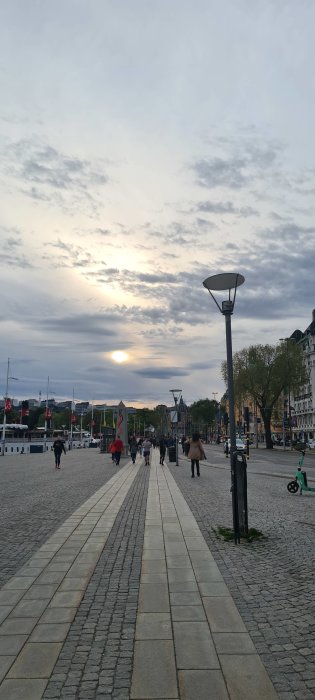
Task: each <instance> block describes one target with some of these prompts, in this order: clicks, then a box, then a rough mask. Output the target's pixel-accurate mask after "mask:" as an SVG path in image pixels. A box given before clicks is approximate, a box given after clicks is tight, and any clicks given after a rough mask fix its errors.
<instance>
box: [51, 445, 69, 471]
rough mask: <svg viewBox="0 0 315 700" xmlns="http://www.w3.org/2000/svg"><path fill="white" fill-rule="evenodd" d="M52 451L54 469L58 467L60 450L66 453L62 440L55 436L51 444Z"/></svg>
mask: <svg viewBox="0 0 315 700" xmlns="http://www.w3.org/2000/svg"><path fill="white" fill-rule="evenodd" d="M53 451H54V455H55V467H56V469H60V457H61V454H62V452H64V453H65V454H66V448H65V445H64V442H63V440H60V438H57V440H55V442H54V444H53Z"/></svg>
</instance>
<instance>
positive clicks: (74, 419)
mask: <svg viewBox="0 0 315 700" xmlns="http://www.w3.org/2000/svg"><path fill="white" fill-rule="evenodd" d="M76 422H77V417H76V416H75V415H74V414H73V416H71V423H76Z"/></svg>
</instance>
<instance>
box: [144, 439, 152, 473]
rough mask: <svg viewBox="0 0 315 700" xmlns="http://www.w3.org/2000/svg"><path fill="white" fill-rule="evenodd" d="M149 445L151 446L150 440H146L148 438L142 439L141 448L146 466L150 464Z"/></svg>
mask: <svg viewBox="0 0 315 700" xmlns="http://www.w3.org/2000/svg"><path fill="white" fill-rule="evenodd" d="M151 447H152V443H151V442H150V440H148V439H147V438H146V439H145V440H144V442H143V443H142V449H143V456H144V463H145V465H146V466H147V467H149V466H150V452H151Z"/></svg>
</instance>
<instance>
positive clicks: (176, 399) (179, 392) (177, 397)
mask: <svg viewBox="0 0 315 700" xmlns="http://www.w3.org/2000/svg"><path fill="white" fill-rule="evenodd" d="M170 392H171V394H172V396H173V399H174V404H175V409H176V413H177V416H176V418H177V420H176V433H175V449H176V466H177V467H178V412H177V404H178V402H179V401H180V398H181V395H182V389H170Z"/></svg>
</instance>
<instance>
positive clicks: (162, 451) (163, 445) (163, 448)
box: [159, 438, 166, 464]
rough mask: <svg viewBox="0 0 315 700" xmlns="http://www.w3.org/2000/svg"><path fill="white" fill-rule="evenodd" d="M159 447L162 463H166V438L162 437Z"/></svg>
mask: <svg viewBox="0 0 315 700" xmlns="http://www.w3.org/2000/svg"><path fill="white" fill-rule="evenodd" d="M159 448H160V464H164V459H165V453H166V442H165V440H164V438H161V440H160V442H159Z"/></svg>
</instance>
